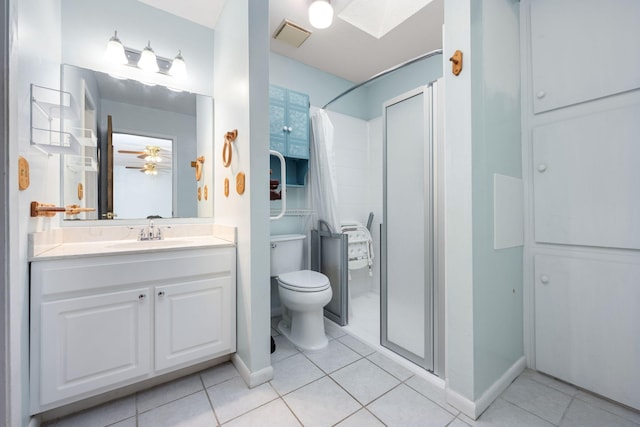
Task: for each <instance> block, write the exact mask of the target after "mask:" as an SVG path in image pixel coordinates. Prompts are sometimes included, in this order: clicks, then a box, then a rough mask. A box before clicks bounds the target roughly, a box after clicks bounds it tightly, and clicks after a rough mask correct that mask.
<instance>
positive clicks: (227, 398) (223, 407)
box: [45, 323, 640, 427]
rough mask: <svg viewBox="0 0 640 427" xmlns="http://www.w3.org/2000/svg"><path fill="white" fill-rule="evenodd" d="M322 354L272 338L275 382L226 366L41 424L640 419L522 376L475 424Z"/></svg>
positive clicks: (368, 363)
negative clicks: (247, 378) (251, 382)
mask: <svg viewBox="0 0 640 427" xmlns="http://www.w3.org/2000/svg"><path fill="white" fill-rule="evenodd" d="M327 325H328V326H327V334H328V335H329V336H330V337H331V340H330V344H329V347H328V348H327V349H326V350H323V351H321V352H316V353H307V352H300V351H298V350H296V349H295V348H294V347H293V346H292V345H291V344H290V343H289V342H288V341H287V340H286V339H285V338H284V337H282V336H280V335H277V332H276V331H275V330H274V331H273V333H274V338H275V340H276V344H277V351H276V352H275V353H274V354H273V355H272V364H273V368H274V378H273V380H272V381H271V382H269V383H267V384H263V385H261V386H258V387H256V388H253V389H249V388H247V386H246V385H245V383H244V381H243V380H242V379H241V378H240V376H239V374H238V372H237V371H236V369H235V367H234V366H233V365H232V364H231V363H225V364H223V365H219V366H216V367H214V368H211V369H208V370H205V371H202V372H200V373H197V374H194V375H189V376H187V377H184V378H180V379H178V380H176V381H173V382H170V383H167V384H163V385H160V386H158V387H155V388H152V389H150V390H146V391H143V392H139V393H137V394H135V395H132V396H129V397H125V398H123V399H120V400H117V401H114V402H111V403H107V404H105V405H102V406H99V407H96V408H93V409H89V410H87V411H84V412H80V413H78V414H74V415H71V416H69V417H66V418H62V419H59V420H54V421H53V422H50V423H48V424H45V425H47V426H55V427H70V426H82V427H86V426H91V427H102V426H114V427H147V426H153V427H163V426H167V427H169V426H171V427H173V426H182V427H200V426H203V427H204V426H207V427H208V426H225V427H226V426H229V427H247V426H256V427H258V426H259V427H263V426H277V427H288V426H301V425H302V426H340V427H375V426H385V425H386V426H401V427H411V426H443V427H444V426H449V427H468V426H518V427H520V426H541V427H543V426H561V427H570V426H581V427H582V426H586V427H588V426H599V427H600V426H602V427H604V426H606V427H610V426H611V427H613V426H629V427H638V426H640V413H639V412H636V411H633V410H630V409H627V408H624V407H622V406H618V405H615V404H613V403H611V402H608V401H606V400H603V399H600V398H598V397H595V396H592V395H590V394H588V393H586V392H583V391H581V390H579V389H577V388H575V387H573V386H571V385H568V384H565V383H563V382H560V381H556V380H554V379H553V378H550V377H547V376H545V375H542V374H539V373H537V372H534V371H530V370H526V371H525V372H524V373H522V375H520V376H519V377H518V378H517V379H516V380H515V381H514V382H513V383H512V384H511V385H510V386H509V388H508V389H507V390H506V391H505V392H504V393H503V394H502V395H501V396H500V397H499V398H498V399H497V400H496V401H495V402H494V403H493V404H492V405H491V406H490V407H489V409H487V410H486V411H485V413H484V414H482V416H481V417H480V418H479V419H478V420H476V421H474V420H471V419H470V418H468V417H466V416H465V415H463V414H461V413H460V412H459V411H458V410H456V409H455V408H454V407H452V406H450V405H448V404H447V403H446V402H445V400H444V394H443V392H442V391H441V390H439V389H437V388H436V387H434V386H433V385H431V384H430V383H429V382H427V381H426V380H424V379H423V378H421V377H420V376H416V375H414V374H413V372H411V371H409V370H407V369H405V368H404V367H402V366H400V365H398V364H397V363H395V362H394V361H392V360H390V359H388V358H387V357H385V356H384V355H382V354H380V353H378V352H375V351H374V349H372V348H371V347H369V346H368V345H366V344H364V343H362V342H360V341H358V340H357V339H355V338H353V337H351V336H349V335H345V334H344V332H343V330H342V329H341V328H339V327H336V326H335V325H333V324H331V323H328V324H327Z"/></svg>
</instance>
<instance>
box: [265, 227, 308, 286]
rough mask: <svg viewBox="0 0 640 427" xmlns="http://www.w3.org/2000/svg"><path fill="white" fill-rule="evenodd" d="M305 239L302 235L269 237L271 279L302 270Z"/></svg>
mask: <svg viewBox="0 0 640 427" xmlns="http://www.w3.org/2000/svg"><path fill="white" fill-rule="evenodd" d="M306 237H307V236H305V235H304V234H280V235H275V236H271V277H275V276H279V275H280V274H283V273H289V272H291V271H298V270H302V267H303V265H304V246H303V245H304V239H305V238H306Z"/></svg>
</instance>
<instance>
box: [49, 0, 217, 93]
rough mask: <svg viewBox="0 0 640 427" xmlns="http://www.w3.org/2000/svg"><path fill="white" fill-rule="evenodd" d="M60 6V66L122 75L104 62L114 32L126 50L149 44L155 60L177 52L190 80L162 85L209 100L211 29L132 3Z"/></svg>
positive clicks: (113, 0) (80, 0)
mask: <svg viewBox="0 0 640 427" xmlns="http://www.w3.org/2000/svg"><path fill="white" fill-rule="evenodd" d="M59 1H60V2H61V4H62V21H63V22H62V23H63V25H62V28H61V29H62V62H63V63H66V64H72V65H76V66H79V67H83V68H89V69H91V70H98V71H104V72H108V71H121V70H122V69H123V68H122V67H118V68H116V69H113V70H109V69H108V68H107V67H108V65H109V64H107V63H106V61H105V60H104V49H105V46H106V43H107V41H109V38H110V37H111V36H113V32H114V31H115V30H117V31H118V38H119V39H120V41H121V42H122V44H124V45H125V46H126V47H130V48H133V49H136V50H142V49H143V47H144V46H146V45H147V42H148V41H151V47H152V48H153V50H154V51H155V53H156V55H158V56H161V57H164V58H167V59H173V58H174V57H175V56H176V55H177V54H178V50H182V56H183V57H184V60H185V63H186V64H187V71H188V73H189V78H188V79H186V80H184V81H175V79H172V80H166V81H170V82H171V86H173V87H177V88H180V89H183V90H186V91H188V92H193V93H200V94H203V95H209V96H213V80H212V78H211V74H212V70H213V55H212V54H211V51H212V49H213V38H214V30H212V29H210V28H207V27H204V26H202V25H199V24H196V23H194V22H191V21H188V20H186V19H183V18H180V17H177V16H175V15H171V14H170V13H167V12H164V11H162V10H160V9H156V8H154V7H151V6H148V5H146V4H144V3H142V2H139V1H134V0H110V1H108V2H101V1H85V0H59ZM168 29H170V30H168ZM127 71H138V70H134V69H133V68H131V69H130V70H127ZM138 74H141V73H138ZM156 77H158V78H160V77H161V76H159V75H158V76H156ZM159 83H161V81H159ZM165 85H166V84H165Z"/></svg>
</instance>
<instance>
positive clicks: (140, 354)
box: [40, 289, 151, 405]
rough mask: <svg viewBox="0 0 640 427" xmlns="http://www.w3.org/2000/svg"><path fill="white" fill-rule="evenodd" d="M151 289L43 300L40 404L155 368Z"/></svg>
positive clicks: (143, 373)
mask: <svg viewBox="0 0 640 427" xmlns="http://www.w3.org/2000/svg"><path fill="white" fill-rule="evenodd" d="M148 293H149V290H148V289H136V290H131V291H125V292H117V293H109V294H102V295H96V296H90V297H81V298H72V299H66V300H59V301H53V302H45V303H43V304H42V309H41V310H42V312H41V325H40V327H41V331H42V332H41V336H42V345H41V357H40V361H41V362H40V375H41V386H40V390H41V396H40V398H41V401H40V404H41V405H46V404H47V403H50V402H54V401H59V400H62V399H65V398H67V397H71V396H76V395H79V394H82V393H83V392H88V391H94V390H98V389H99V388H100V387H104V386H108V385H111V384H116V383H118V382H121V381H123V380H128V379H131V378H135V377H138V376H142V375H145V374H148V373H149V372H150V370H151V363H150V362H151V360H150V357H151V356H150V353H149V352H150V342H151V340H150V334H151V323H150V322H151V317H150V315H151V304H150V301H149V295H148ZM98 332H99V333H98Z"/></svg>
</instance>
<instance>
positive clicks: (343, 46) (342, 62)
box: [140, 0, 444, 83]
mask: <svg viewBox="0 0 640 427" xmlns="http://www.w3.org/2000/svg"><path fill="white" fill-rule="evenodd" d="M140 1H142V2H143V3H147V4H149V5H151V6H154V7H157V8H160V9H163V10H166V11H168V12H170V13H173V14H175V15H178V16H180V17H182V18H186V19H189V20H192V21H194V22H197V23H199V24H202V25H206V26H208V27H211V28H214V27H215V23H216V22H217V19H218V16H219V15H220V11H221V10H222V7H223V5H224V2H225V0H181V1H180V2H176V1H175V0H140ZM227 1H233V0H227ZM352 1H353V0H332V2H331V4H332V5H333V9H334V20H333V25H331V26H330V27H329V28H327V29H324V30H317V29H314V28H313V27H311V25H310V24H309V18H308V12H307V11H308V7H309V4H310V2H311V0H269V32H270V36H273V34H274V32H275V31H276V29H277V28H278V26H279V25H280V23H281V22H282V20H283V19H289V20H290V21H293V22H294V23H296V24H298V25H299V26H302V27H304V28H307V29H309V30H311V31H312V32H313V34H311V36H310V37H309V38H308V39H307V40H306V41H305V42H304V43H303V44H302V46H300V47H299V48H294V47H292V46H290V45H288V44H286V43H284V42H282V41H279V40H275V39H273V38H271V51H272V52H275V53H278V54H280V55H283V56H286V57H289V58H292V59H295V60H296V61H299V62H302V63H304V64H307V65H310V66H312V67H315V68H318V69H320V70H323V71H326V72H328V73H331V74H334V75H336V76H339V77H342V78H344V79H346V80H350V81H352V82H355V83H360V82H363V81H365V80H367V79H368V78H369V77H371V76H373V75H375V74H378V73H379V72H381V71H384V70H386V69H388V68H391V67H393V66H394V65H396V64H399V63H401V62H404V61H407V60H409V59H412V58H415V57H416V56H419V55H421V54H424V53H427V52H430V51H432V50H434V49H440V48H442V24H443V21H444V0H433V1H432V2H431V3H429V4H428V5H427V6H425V7H423V8H422V9H420V10H419V11H418V12H417V13H415V14H414V15H413V16H411V17H410V18H408V19H407V20H406V21H404V22H403V23H402V24H400V25H399V26H398V27H396V28H394V29H393V30H391V31H389V32H388V33H387V34H385V35H384V36H383V37H381V38H380V39H378V38H376V37H374V36H371V35H369V34H368V33H366V32H364V31H362V30H360V29H358V28H356V27H354V26H353V25H351V24H349V23H347V22H346V21H344V20H342V19H340V18H339V15H340V12H342V10H343V9H344V8H345V7H347V6H348V5H349V3H351V2H352ZM389 1H394V2H398V1H405V2H409V3H412V2H414V0H389ZM178 4H179V5H178Z"/></svg>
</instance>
